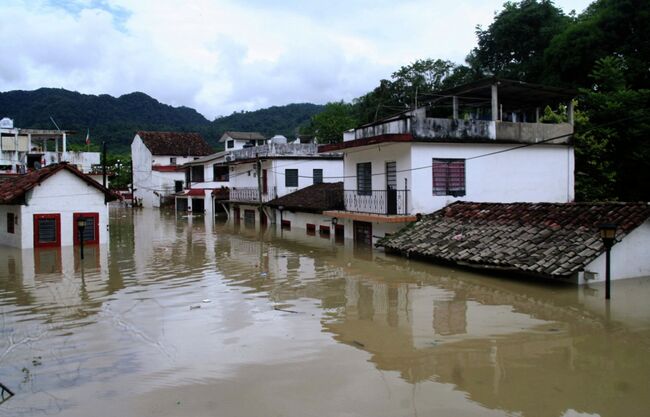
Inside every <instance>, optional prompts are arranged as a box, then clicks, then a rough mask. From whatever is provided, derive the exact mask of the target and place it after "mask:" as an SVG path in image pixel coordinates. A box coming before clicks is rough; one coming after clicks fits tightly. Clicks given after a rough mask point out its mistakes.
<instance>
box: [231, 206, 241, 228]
mask: <svg viewBox="0 0 650 417" xmlns="http://www.w3.org/2000/svg"><path fill="white" fill-rule="evenodd" d="M239 216H240V212H239V207H235V208H233V209H232V217H233V220H234V221H235V224H239V223H240V221H241V220H240V218H239Z"/></svg>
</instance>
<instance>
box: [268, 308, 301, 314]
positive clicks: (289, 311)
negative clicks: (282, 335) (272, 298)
mask: <svg viewBox="0 0 650 417" xmlns="http://www.w3.org/2000/svg"><path fill="white" fill-rule="evenodd" d="M273 310H276V311H284V312H285V313H293V314H298V313H299V312H298V311H294V310H285V309H283V308H280V307H273Z"/></svg>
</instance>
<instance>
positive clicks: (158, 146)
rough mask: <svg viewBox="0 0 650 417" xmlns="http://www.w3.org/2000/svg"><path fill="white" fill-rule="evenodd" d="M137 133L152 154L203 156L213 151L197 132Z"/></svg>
mask: <svg viewBox="0 0 650 417" xmlns="http://www.w3.org/2000/svg"><path fill="white" fill-rule="evenodd" d="M137 135H138V136H140V139H142V142H144V144H145V146H146V147H147V148H148V149H149V150H150V151H151V154H152V155H176V156H205V155H210V154H211V153H213V150H212V148H210V145H208V143H207V142H206V141H205V139H203V137H202V136H201V135H200V134H198V133H191V132H145V131H139V132H137Z"/></svg>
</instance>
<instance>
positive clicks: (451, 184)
mask: <svg viewBox="0 0 650 417" xmlns="http://www.w3.org/2000/svg"><path fill="white" fill-rule="evenodd" d="M432 174H433V195H451V196H454V197H460V196H464V195H465V191H466V190H465V160H464V159H434V160H433V163H432Z"/></svg>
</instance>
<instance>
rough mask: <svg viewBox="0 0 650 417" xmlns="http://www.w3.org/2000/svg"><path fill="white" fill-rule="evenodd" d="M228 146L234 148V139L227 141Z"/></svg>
mask: <svg viewBox="0 0 650 417" xmlns="http://www.w3.org/2000/svg"><path fill="white" fill-rule="evenodd" d="M226 147H227V148H228V149H232V148H234V147H235V141H234V140H229V141H227V142H226Z"/></svg>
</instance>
